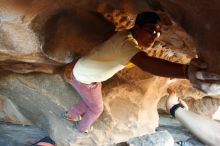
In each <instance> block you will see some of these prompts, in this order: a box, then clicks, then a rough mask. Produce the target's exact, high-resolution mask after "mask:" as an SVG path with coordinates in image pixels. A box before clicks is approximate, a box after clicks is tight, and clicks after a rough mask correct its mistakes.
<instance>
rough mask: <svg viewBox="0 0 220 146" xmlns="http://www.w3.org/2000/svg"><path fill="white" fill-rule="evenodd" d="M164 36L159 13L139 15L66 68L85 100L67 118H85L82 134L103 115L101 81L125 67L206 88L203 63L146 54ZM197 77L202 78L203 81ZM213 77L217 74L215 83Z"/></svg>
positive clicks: (81, 127)
mask: <svg viewBox="0 0 220 146" xmlns="http://www.w3.org/2000/svg"><path fill="white" fill-rule="evenodd" d="M160 33H161V25H160V17H159V16H158V15H157V14H156V13H155V12H142V13H140V14H138V15H137V18H136V21H135V26H134V27H133V28H132V29H130V30H127V31H123V32H117V33H116V34H114V35H113V36H112V37H111V38H110V39H108V40H107V41H105V42H104V43H102V44H100V45H98V46H97V47H95V48H94V49H93V50H92V51H91V52H90V53H89V54H88V55H87V56H83V57H81V58H79V59H77V60H74V61H73V63H72V64H71V65H70V66H71V67H68V66H67V67H66V70H65V72H64V75H65V76H66V78H71V80H70V83H71V84H72V86H73V87H74V88H75V90H76V91H77V92H78V93H79V95H80V96H81V100H80V101H79V102H78V103H77V104H76V105H74V106H73V107H72V108H70V110H69V111H68V112H67V113H66V114H65V117H66V118H67V119H68V120H72V121H75V120H79V117H82V119H81V120H80V121H79V122H78V125H77V129H78V130H79V131H80V132H86V131H87V130H89V129H90V126H91V125H92V124H93V123H94V121H95V120H96V119H97V118H98V117H99V116H100V115H101V113H102V112H103V100H102V84H101V82H103V81H106V80H108V79H109V78H111V77H112V76H113V75H115V74H116V73H117V72H118V71H120V70H122V69H123V68H126V67H132V66H135V65H136V66H137V67H139V68H141V69H142V70H143V71H146V72H149V73H152V74H154V75H157V76H162V77H171V78H181V79H189V80H190V81H191V83H192V84H193V85H194V86H195V87H198V88H201V87H203V86H202V83H203V82H202V81H206V76H204V75H203V72H201V71H200V70H202V69H205V68H206V67H207V66H206V65H205V64H204V63H203V62H201V61H199V60H196V59H194V60H193V62H192V63H190V64H189V65H187V64H178V63H173V62H169V61H166V60H162V59H158V58H154V57H150V56H148V55H147V54H146V53H145V52H144V50H145V49H147V48H149V47H150V46H151V45H152V44H153V42H154V40H155V39H156V38H157V37H159V36H160ZM68 70H69V71H70V73H68ZM198 72H199V73H198ZM205 75H209V74H207V73H206V74H205ZM197 76H199V77H200V78H199V80H198V77H197ZM213 76H214V74H212V76H211V80H212V77H213ZM217 78H218V80H219V79H220V78H219V77H217ZM209 79H210V76H209ZM215 80H216V78H215ZM207 88H208V87H207Z"/></svg>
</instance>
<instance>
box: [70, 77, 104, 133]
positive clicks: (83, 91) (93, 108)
mask: <svg viewBox="0 0 220 146" xmlns="http://www.w3.org/2000/svg"><path fill="white" fill-rule="evenodd" d="M71 83H72V86H73V87H74V88H75V90H76V91H77V92H78V93H79V95H80V96H81V99H80V101H79V102H78V103H77V104H76V105H74V106H73V107H72V108H71V109H70V110H69V111H68V112H67V115H68V116H69V117H71V118H76V117H78V116H79V115H82V116H83V118H82V120H81V121H80V122H79V124H78V127H77V128H78V130H79V131H80V132H85V131H86V130H88V129H89V128H90V126H91V125H92V124H93V123H94V122H95V120H96V119H98V117H99V116H100V115H101V113H102V112H103V100H102V93H101V92H102V91H101V87H102V84H101V83H95V84H84V83H81V82H79V81H77V80H76V79H75V77H74V76H73V73H71Z"/></svg>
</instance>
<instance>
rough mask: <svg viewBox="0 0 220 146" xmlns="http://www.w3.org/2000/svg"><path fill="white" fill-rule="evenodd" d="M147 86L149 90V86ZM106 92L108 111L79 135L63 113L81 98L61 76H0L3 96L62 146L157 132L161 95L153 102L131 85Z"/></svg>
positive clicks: (126, 138) (142, 91)
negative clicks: (88, 131)
mask: <svg viewBox="0 0 220 146" xmlns="http://www.w3.org/2000/svg"><path fill="white" fill-rule="evenodd" d="M166 80H167V79H163V80H162V81H163V82H162V81H161V79H160V78H150V79H149V81H150V82H155V83H154V84H155V85H153V86H156V84H163V83H164V82H166ZM159 81H160V82H159ZM152 84H153V83H152ZM152 84H149V86H150V85H152ZM145 86H146V88H147V86H148V85H145ZM153 86H151V87H150V90H152V89H153ZM161 88H163V86H161ZM107 89H108V86H107V85H105V87H104V91H106V92H104V101H105V111H104V113H103V114H102V116H101V117H100V118H99V120H98V121H97V122H96V123H95V124H94V126H93V127H94V130H93V131H92V132H91V133H89V134H88V135H85V134H79V133H78V132H77V131H76V130H74V129H73V128H72V124H71V123H69V122H67V121H66V120H64V119H62V117H61V113H63V112H64V111H66V110H67V109H68V108H69V107H70V106H71V105H73V104H75V103H76V102H77V101H78V98H79V97H78V95H77V94H76V92H75V91H74V90H73V88H72V87H71V86H69V85H68V84H67V83H65V82H64V80H63V78H62V77H61V76H60V75H58V74H56V75H46V74H30V75H19V74H12V73H11V74H10V73H8V74H1V80H0V94H1V96H3V97H7V98H8V99H10V100H12V101H13V103H15V105H16V106H17V109H18V111H19V112H20V113H21V114H23V115H25V118H27V119H28V120H30V122H31V123H33V124H36V125H37V126H39V127H41V128H44V129H46V130H48V131H49V133H50V136H51V137H52V138H54V140H55V141H56V142H57V143H58V144H62V145H63V146H68V145H77V144H80V143H83V144H84V145H107V144H112V143H117V142H121V141H126V140H128V138H131V137H134V136H138V135H143V134H146V133H151V132H153V131H154V129H155V127H157V125H158V115H157V102H158V100H159V99H160V94H161V93H159V91H158V96H156V97H155V96H154V98H155V99H154V98H152V96H151V95H152V94H153V93H152V91H151V92H150V91H148V92H146V93H145V92H144V90H143V89H140V87H138V86H131V85H129V84H123V85H118V86H116V87H115V88H111V90H110V89H109V90H107ZM158 90H160V89H159V88H158ZM128 93H129V94H128ZM125 95H126V96H125ZM145 107H148V108H145ZM4 108H6V107H4V106H3V110H2V111H5V109H4ZM118 111H120V112H118ZM128 111H129V112H128ZM6 116H7V115H6ZM3 119H4V117H3ZM18 119H19V117H18V118H14V120H13V119H11V120H10V121H9V122H13V123H15V122H17V121H18ZM148 119H150V120H148ZM60 133H62V135H60Z"/></svg>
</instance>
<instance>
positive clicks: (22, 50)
mask: <svg viewBox="0 0 220 146" xmlns="http://www.w3.org/2000/svg"><path fill="white" fill-rule="evenodd" d="M0 3H1V5H0V69H1V70H7V71H13V72H16V73H30V72H44V73H55V72H56V73H60V72H62V67H63V65H64V64H65V63H67V62H70V61H71V59H72V58H74V57H75V56H76V55H77V54H78V55H86V54H87V53H88V52H89V51H90V50H91V49H92V48H93V47H94V46H96V45H97V44H100V43H101V42H103V41H104V40H106V39H107V38H108V37H109V36H110V35H111V34H113V33H114V30H116V31H122V30H125V29H129V28H131V27H132V26H133V24H134V19H135V16H136V15H137V14H138V13H139V12H141V11H144V10H151V8H160V9H163V10H165V11H166V12H168V13H169V14H170V16H172V18H174V20H175V21H177V22H178V23H179V24H180V25H181V26H182V28H184V29H185V30H186V31H187V32H188V33H189V34H190V35H191V37H192V39H193V40H194V43H195V44H196V46H197V48H196V49H197V51H198V53H199V57H202V58H203V59H205V60H206V61H207V62H208V63H209V70H212V71H215V72H220V67H219V66H214V65H216V61H218V60H219V56H220V55H219V49H218V47H219V46H220V44H219V41H218V38H219V33H216V32H219V27H218V26H219V20H220V19H219V13H216V12H218V10H219V6H220V5H219V2H218V1H217V0H211V1H209V2H206V1H204V0H202V1H199V0H186V1H183V0H179V1H178V2H176V1H175V2H174V1H171V0H147V1H145V0H139V1H136V0H127V1H117V0H103V1H98V0H91V1H78V0H71V1H70V0H47V1H43V0H29V1H25V0H10V1H6V0H0ZM195 5H196V7H194V6H195ZM158 6H160V7H158ZM204 10H205V11H204ZM158 13H159V14H160V16H161V18H162V23H163V24H164V25H163V28H162V36H161V38H160V39H158V40H157V41H156V42H155V44H154V45H153V46H152V48H149V49H148V50H147V51H146V53H148V55H150V56H154V57H158V58H162V59H166V60H169V61H173V62H179V63H188V62H189V61H190V59H191V58H193V57H195V56H196V52H195V45H194V43H193V41H192V39H191V38H190V37H189V36H188V35H187V34H186V33H185V32H184V31H183V29H181V28H180V26H178V25H177V24H175V23H174V22H173V20H172V19H170V17H169V16H168V15H167V14H166V13H163V12H158ZM210 15H211V16H213V17H210ZM204 18H205V19H204ZM213 18H216V19H213ZM198 23H199V24H198ZM88 24H89V25H88ZM167 88H171V89H173V90H175V91H176V92H177V95H178V96H179V97H180V98H182V99H184V100H185V101H186V102H187V103H188V105H189V107H190V110H192V111H194V112H197V113H199V114H202V115H205V116H209V117H211V116H212V115H213V113H214V112H215V111H216V110H217V108H218V107H219V105H220V103H219V97H215V98H216V99H212V97H207V96H206V95H205V94H204V93H202V92H199V91H197V90H195V89H193V88H192V87H191V85H190V84H189V82H188V81H186V80H173V79H172V80H171V79H169V78H160V77H155V76H152V75H150V74H147V73H144V72H143V71H141V70H140V69H138V68H136V67H134V68H132V69H125V70H123V71H121V72H119V73H118V74H117V75H116V76H114V77H113V78H112V79H111V80H109V81H107V82H105V83H104V86H103V89H104V91H103V97H104V102H105V103H104V104H105V111H104V113H103V114H102V116H101V118H100V119H99V120H98V121H97V122H96V123H95V124H94V131H93V132H92V133H90V134H88V135H83V134H78V133H77V132H76V131H75V130H73V129H72V124H71V123H69V122H67V121H65V120H63V119H61V117H60V113H62V112H63V111H66V110H67V109H68V108H69V107H70V106H71V105H72V104H74V103H76V102H77V101H78V98H79V97H78V95H77V94H76V93H75V92H74V90H72V87H70V86H69V85H67V84H66V83H65V82H64V81H63V78H62V77H61V76H60V75H59V74H55V75H45V74H37V73H35V74H30V75H27V76H23V75H18V74H11V73H8V72H2V73H1V74H0V120H2V121H5V122H11V123H16V124H36V125H38V126H40V127H42V128H44V129H47V130H48V132H49V133H50V135H51V136H52V137H53V138H54V139H55V140H56V141H57V142H58V143H60V144H62V145H63V146H65V145H77V144H78V145H105V144H110V143H117V142H121V141H127V140H128V138H130V137H135V136H140V135H143V134H147V133H152V132H154V130H155V128H156V127H157V126H158V119H159V116H158V113H157V105H158V103H159V101H160V103H159V110H160V111H161V112H164V111H165V108H164V103H165V99H166V96H167V91H166V90H167ZM204 97H205V98H204ZM161 98H162V100H160V99H161ZM216 115H217V117H218V114H216ZM60 132H62V133H63V134H62V135H60Z"/></svg>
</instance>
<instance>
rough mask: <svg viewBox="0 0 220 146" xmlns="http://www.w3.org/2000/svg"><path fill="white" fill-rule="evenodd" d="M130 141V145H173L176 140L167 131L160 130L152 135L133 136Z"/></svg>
mask: <svg viewBox="0 0 220 146" xmlns="http://www.w3.org/2000/svg"><path fill="white" fill-rule="evenodd" d="M128 143H129V145H130V146H141V145H146V146H173V145H174V140H173V137H172V136H171V135H170V134H169V133H168V132H167V131H160V132H156V133H154V134H151V135H144V136H141V137H135V138H132V139H130V140H129V141H128Z"/></svg>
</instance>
